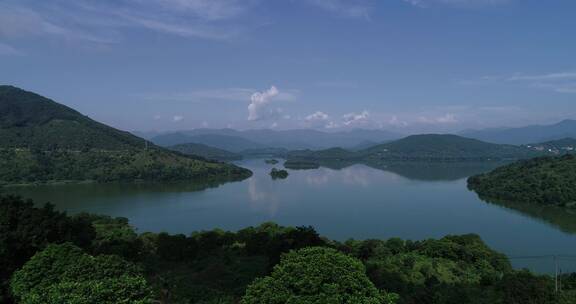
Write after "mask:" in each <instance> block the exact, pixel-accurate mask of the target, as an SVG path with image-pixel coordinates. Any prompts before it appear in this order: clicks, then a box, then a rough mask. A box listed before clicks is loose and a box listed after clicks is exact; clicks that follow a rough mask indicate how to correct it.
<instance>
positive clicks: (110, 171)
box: [0, 86, 251, 184]
mask: <svg viewBox="0 0 576 304" xmlns="http://www.w3.org/2000/svg"><path fill="white" fill-rule="evenodd" d="M0 155H1V157H0V183H1V184H18V183H36V182H61V181H75V182H77V181H100V182H108V181H136V180H138V181H140V180H145V181H175V180H180V181H182V180H190V179H219V178H224V179H238V178H244V177H247V176H249V175H250V174H251V173H250V171H249V170H246V169H242V168H239V167H236V166H232V165H228V164H222V163H217V162H210V161H206V160H205V159H203V158H200V157H192V156H186V155H183V154H180V153H176V152H171V151H168V150H165V149H163V148H160V147H157V146H154V145H152V144H147V143H146V141H145V140H143V139H141V138H138V137H136V136H134V135H132V134H130V133H128V132H123V131H120V130H117V129H114V128H112V127H109V126H106V125H104V124H101V123H99V122H96V121H94V120H92V119H90V118H88V117H86V116H83V115H82V114H80V113H79V112H77V111H75V110H73V109H71V108H69V107H66V106H64V105H61V104H58V103H56V102H55V101H53V100H50V99H47V98H45V97H42V96H40V95H37V94H34V93H31V92H27V91H24V90H21V89H19V88H16V87H12V86H0Z"/></svg>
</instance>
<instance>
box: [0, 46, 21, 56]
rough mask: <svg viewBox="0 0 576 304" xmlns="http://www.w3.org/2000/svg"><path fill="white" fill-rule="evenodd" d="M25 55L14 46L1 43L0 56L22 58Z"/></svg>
mask: <svg viewBox="0 0 576 304" xmlns="http://www.w3.org/2000/svg"><path fill="white" fill-rule="evenodd" d="M21 55H24V54H23V53H22V52H20V51H19V50H17V49H15V48H13V47H12V46H10V45H8V44H4V43H0V56H21Z"/></svg>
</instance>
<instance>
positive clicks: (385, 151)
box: [289, 134, 544, 162]
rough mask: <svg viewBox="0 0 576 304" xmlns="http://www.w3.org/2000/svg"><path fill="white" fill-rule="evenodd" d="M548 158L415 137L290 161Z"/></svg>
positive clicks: (301, 154) (300, 154)
mask: <svg viewBox="0 0 576 304" xmlns="http://www.w3.org/2000/svg"><path fill="white" fill-rule="evenodd" d="M540 155H544V153H543V152H540V151H535V150H532V149H529V148H527V147H520V146H513V145H499V144H491V143H486V142H482V141H479V140H476V139H470V138H465V137H461V136H457V135H445V134H424V135H412V136H408V137H405V138H403V139H399V140H396V141H393V142H390V143H385V144H380V145H376V146H373V147H370V148H367V149H363V150H360V151H356V152H354V151H348V150H343V149H337V148H335V149H328V150H320V151H294V152H292V153H291V154H290V156H289V159H291V160H295V159H300V160H316V161H325V160H330V161H333V160H346V161H357V162H372V161H482V160H510V159H512V160H514V159H523V158H531V157H536V156H540Z"/></svg>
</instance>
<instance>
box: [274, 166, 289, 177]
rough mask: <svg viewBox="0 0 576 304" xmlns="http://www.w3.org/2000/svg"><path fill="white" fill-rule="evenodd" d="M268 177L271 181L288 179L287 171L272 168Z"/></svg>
mask: <svg viewBox="0 0 576 304" xmlns="http://www.w3.org/2000/svg"><path fill="white" fill-rule="evenodd" d="M270 176H272V179H285V178H287V177H288V171H286V170H283V169H281V170H278V169H276V168H272V170H271V171H270Z"/></svg>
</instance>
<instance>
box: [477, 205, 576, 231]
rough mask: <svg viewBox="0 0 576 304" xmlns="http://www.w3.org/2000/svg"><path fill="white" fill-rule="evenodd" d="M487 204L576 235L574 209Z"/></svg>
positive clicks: (575, 214)
mask: <svg viewBox="0 0 576 304" xmlns="http://www.w3.org/2000/svg"><path fill="white" fill-rule="evenodd" d="M486 202H487V203H490V204H494V205H498V206H501V207H504V208H507V209H510V210H514V211H517V212H519V213H520V214H523V215H527V216H530V217H531V218H534V219H537V220H540V221H542V222H544V223H547V224H549V225H551V226H553V227H555V228H558V229H560V230H562V231H564V232H566V233H571V234H576V210H574V209H568V208H563V207H558V206H546V205H541V204H533V203H514V202H495V201H489V200H486Z"/></svg>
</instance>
